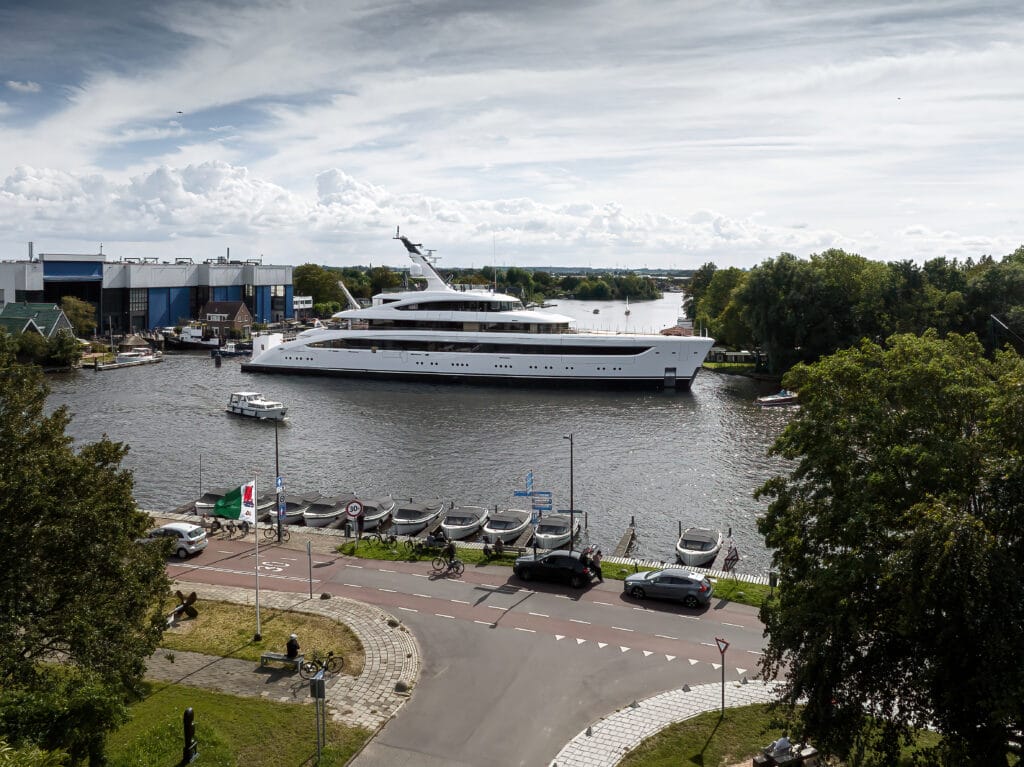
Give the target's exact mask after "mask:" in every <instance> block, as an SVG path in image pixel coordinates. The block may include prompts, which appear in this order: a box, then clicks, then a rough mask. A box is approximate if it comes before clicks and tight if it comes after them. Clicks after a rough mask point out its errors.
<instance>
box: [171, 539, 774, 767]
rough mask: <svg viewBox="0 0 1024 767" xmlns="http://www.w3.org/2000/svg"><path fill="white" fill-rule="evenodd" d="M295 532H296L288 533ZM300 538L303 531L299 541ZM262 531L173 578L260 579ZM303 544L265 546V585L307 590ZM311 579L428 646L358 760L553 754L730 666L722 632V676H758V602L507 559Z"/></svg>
mask: <svg viewBox="0 0 1024 767" xmlns="http://www.w3.org/2000/svg"><path fill="white" fill-rule="evenodd" d="M292 545H295V544H292ZM300 545H301V544H300ZM254 565H255V556H254V550H253V546H252V544H248V543H245V542H243V541H230V540H222V539H213V540H211V542H210V545H209V547H208V548H207V549H206V551H204V552H202V553H201V554H200V555H199V556H197V557H194V558H192V559H190V560H188V561H186V562H172V563H169V564H168V572H169V574H170V575H171V577H175V578H178V577H180V578H182V579H187V580H190V581H196V582H209V583H219V584H226V585H233V586H244V587H249V588H252V587H253V586H254V585H255V578H254ZM309 575H310V560H309V559H308V558H307V556H306V551H305V550H304V549H299V548H283V547H278V546H272V547H263V546H261V547H260V586H261V588H264V589H268V590H275V591H294V592H307V591H308V590H309V588H310V581H309ZM312 577H313V580H312V590H313V593H314V594H319V593H321V592H325V591H326V592H329V593H331V594H334V595H338V596H346V597H351V598H353V599H358V600H361V601H364V602H369V603H372V604H375V605H378V606H380V607H382V608H383V609H385V610H387V611H389V612H391V613H392V614H394V615H395V616H396V617H398V618H399V619H400V620H402V621H403V622H404V623H405V624H406V625H407V626H408V627H409V628H410V630H411V631H412V633H413V634H414V636H415V637H416V639H417V641H418V643H419V646H420V651H421V655H422V662H423V667H422V672H421V677H420V680H419V683H418V684H417V686H416V689H415V690H414V693H413V695H412V697H411V699H410V701H409V703H408V704H407V705H405V706H404V707H403V708H402V710H401V711H400V713H399V715H398V716H397V717H396V718H395V719H393V720H392V721H391V722H389V723H388V724H387V726H386V727H385V728H384V729H383V730H382V731H381V732H380V733H379V734H378V735H377V737H376V738H374V740H373V742H372V743H371V744H370V745H369V746H368V747H367V748H366V749H365V750H364V751H363V753H362V754H361V755H360V756H359V757H358V758H357V759H356V761H355V765H357V767H386V766H387V767H390V766H396V767H397V766H401V765H417V767H420V766H422V767H432V766H433V765H442V764H443V765H446V766H447V767H461V766H463V765H465V767H469V766H470V765H479V764H482V763H487V764H492V765H499V766H504V765H509V766H510V767H511V766H512V765H543V764H548V763H549V762H550V761H551V759H553V758H554V756H555V755H556V754H557V753H558V751H559V749H560V748H561V747H562V746H563V745H564V744H565V743H566V742H567V741H568V740H569V739H570V738H572V737H573V736H574V735H575V734H576V733H577V732H579V731H580V730H582V729H584V728H585V727H586V726H587V725H588V724H589V723H591V722H593V721H594V720H596V719H599V718H600V717H602V716H605V715H607V714H609V713H611V712H612V711H614V710H616V709H618V708H621V707H622V706H625V705H628V704H629V703H630V702H631V701H633V700H635V699H639V698H644V697H647V696H649V695H653V694H655V693H659V692H663V691H665V690H668V689H673V688H677V687H679V686H681V685H682V684H683V683H684V682H685V683H690V684H693V683H704V682H714V681H718V680H720V679H721V673H722V672H721V656H720V654H719V651H718V647H717V645H716V644H715V638H716V637H721V638H724V639H726V640H727V641H729V643H730V646H729V649H728V651H727V654H726V657H725V672H726V674H725V676H726V680H735V679H738V678H740V677H742V676H748V677H749V678H753V677H754V676H756V675H757V673H758V670H757V661H758V658H759V656H760V651H761V648H762V644H763V639H762V629H763V627H762V625H761V623H760V622H759V621H758V620H757V611H756V609H755V608H752V607H746V606H743V605H736V604H732V603H725V602H721V601H719V600H712V602H711V605H710V606H709V607H708V608H703V609H697V610H689V609H687V608H684V607H681V606H676V605H674V604H669V603H661V602H652V601H648V602H638V601H637V600H634V599H631V598H629V597H625V596H624V595H623V593H622V584H621V582H620V581H611V580H609V581H607V582H605V583H603V584H600V583H598V584H594V585H593V586H591V587H590V588H587V589H584V590H582V591H576V590H573V589H571V588H570V587H568V586H561V585H554V584H540V583H536V582H530V583H529V584H525V583H522V582H520V581H519V580H518V579H517V578H515V576H513V575H512V572H511V570H510V569H509V568H507V567H469V568H467V569H466V572H465V573H464V574H463V576H462V577H461V578H460V579H455V578H451V577H449V578H435V577H432V576H431V575H430V564H429V563H427V562H418V563H409V562H377V561H371V560H357V559H352V558H349V557H343V556H340V555H336V554H329V553H316V552H313V554H312Z"/></svg>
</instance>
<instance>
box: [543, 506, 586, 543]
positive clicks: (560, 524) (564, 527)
mask: <svg viewBox="0 0 1024 767" xmlns="http://www.w3.org/2000/svg"><path fill="white" fill-rule="evenodd" d="M570 516H575V519H572V520H570V519H569V517H570ZM570 523H572V527H570ZM579 529H580V518H579V515H569V514H558V513H556V514H545V515H544V516H543V517H541V518H540V520H539V521H538V522H537V527H536V529H535V530H534V531H533V539H534V541H535V542H536V544H537V548H539V549H557V548H558V547H559V546H564V545H565V544H567V543H568V542H569V540H570V539H571V538H572V537H573V536H574V535H575V534H576V533H578V532H579Z"/></svg>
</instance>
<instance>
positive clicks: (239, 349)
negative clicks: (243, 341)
mask: <svg viewBox="0 0 1024 767" xmlns="http://www.w3.org/2000/svg"><path fill="white" fill-rule="evenodd" d="M250 354H252V346H249V347H248V348H245V347H243V346H241V345H239V344H237V343H235V342H234V341H228V342H227V343H226V344H224V345H223V346H218V347H217V348H216V349H210V356H211V357H248V356H249V355H250Z"/></svg>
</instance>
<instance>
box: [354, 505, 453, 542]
mask: <svg viewBox="0 0 1024 767" xmlns="http://www.w3.org/2000/svg"><path fill="white" fill-rule="evenodd" d="M397 506H398V508H396V509H395V510H394V511H393V512H392V513H391V525H392V527H391V529H392V531H393V532H394V533H395V535H415V534H416V533H418V532H419V531H420V530H422V529H423V528H425V527H426V526H427V525H429V524H430V523H431V522H433V521H434V520H435V519H437V518H438V517H439V516H441V512H442V511H444V506H445V503H444V501H442V500H441V499H440V498H436V499H433V500H430V501H425V502H417V501H413V500H412V499H411V498H410V499H409V500H408V501H399V502H398V504H397ZM363 526H364V528H365V526H366V523H365V521H364V523H363Z"/></svg>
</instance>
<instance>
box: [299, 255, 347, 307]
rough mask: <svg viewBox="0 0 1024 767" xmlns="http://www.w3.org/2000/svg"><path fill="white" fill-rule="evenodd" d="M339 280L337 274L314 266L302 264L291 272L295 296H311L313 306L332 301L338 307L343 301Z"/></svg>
mask: <svg viewBox="0 0 1024 767" xmlns="http://www.w3.org/2000/svg"><path fill="white" fill-rule="evenodd" d="M339 278H340V275H339V274H338V272H336V271H333V270H330V269H325V268H324V267H322V266H317V265H316V264H302V265H301V266H296V267H295V268H294V269H293V270H292V285H294V288H295V294H296V295H299V296H312V297H313V304H314V305H316V304H323V303H328V302H332V301H333V302H335V303H337V304H339V305H340V304H341V303H342V302H343V301H344V300H345V296H344V294H343V293H342V292H341V288H340V287H338V279H339Z"/></svg>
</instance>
